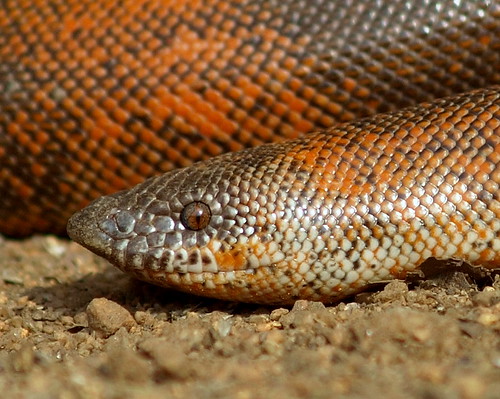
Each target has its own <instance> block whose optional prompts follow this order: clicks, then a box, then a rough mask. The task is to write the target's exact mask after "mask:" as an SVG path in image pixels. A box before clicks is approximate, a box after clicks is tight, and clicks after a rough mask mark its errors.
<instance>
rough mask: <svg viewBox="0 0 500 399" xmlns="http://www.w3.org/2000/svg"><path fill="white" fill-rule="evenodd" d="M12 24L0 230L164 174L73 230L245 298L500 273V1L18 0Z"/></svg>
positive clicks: (109, 253) (332, 295) (136, 267)
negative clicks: (450, 272)
mask: <svg viewBox="0 0 500 399" xmlns="http://www.w3.org/2000/svg"><path fill="white" fill-rule="evenodd" d="M0 30H1V34H0V165H1V170H0V190H1V192H2V200H1V203H0V232H2V233H5V234H10V235H16V236H23V235H27V234H32V233H34V232H55V233H60V232H62V231H63V230H64V227H65V224H66V221H67V219H68V217H69V216H70V215H71V214H72V213H73V212H75V211H77V210H78V209H80V208H82V207H83V206H84V205H85V204H87V203H88V202H89V201H91V200H92V199H94V198H96V197H98V196H100V195H103V194H110V193H112V192H115V191H117V190H120V189H124V188H128V187H132V186H134V185H135V184H136V183H139V182H141V181H143V180H144V179H145V178H147V177H150V176H154V175H157V174H161V173H162V172H166V174H165V175H162V176H160V177H156V178H154V177H153V178H152V179H151V180H147V181H146V182H145V183H143V184H141V185H139V186H137V187H136V188H133V189H132V190H131V191H128V192H124V193H120V194H116V195H112V196H108V197H104V198H103V199H99V200H97V201H96V202H94V203H93V204H92V205H90V207H89V208H86V209H85V210H83V211H81V212H80V213H77V214H76V215H75V216H74V217H73V218H72V219H71V220H70V222H69V226H68V232H69V234H70V236H72V237H73V238H74V239H75V240H77V241H78V242H80V243H82V244H83V245H85V246H87V247H88V248H90V249H92V250H94V251H95V252H97V253H99V254H101V255H103V256H105V257H106V258H108V259H109V260H110V261H111V262H112V263H114V264H115V265H117V266H118V267H120V268H122V269H124V270H127V271H130V272H131V273H132V274H134V275H136V276H138V277H140V278H143V279H145V280H148V281H153V282H155V283H158V284H161V285H166V286H170V287H176V288H179V289H181V290H185V291H189V292H194V293H198V294H202V295H208V296H215V297H220V298H225V299H236V300H243V301H249V302H263V303H290V302H292V301H293V300H295V299H297V298H308V299H316V300H323V301H331V300H335V299H337V298H341V297H342V296H344V295H348V294H350V293H353V292H357V291H359V290H361V289H363V287H364V286H365V285H366V284H367V283H370V282H374V281H378V280H386V279H388V278H391V277H404V275H405V274H406V273H407V272H408V271H409V270H414V269H415V268H417V267H418V266H419V265H420V264H421V262H422V261H423V260H424V259H426V258H428V257H436V258H440V259H450V258H452V259H460V260H464V261H467V262H469V263H471V264H480V265H483V266H486V267H491V268H496V267H499V255H498V254H499V252H500V251H499V249H500V243H499V229H500V228H499V224H500V221H499V220H500V210H499V208H500V205H499V198H498V184H499V182H500V177H499V170H498V165H499V157H500V155H499V154H500V148H499V127H498V125H499V111H498V108H499V102H498V101H499V100H498V98H499V88H498V86H496V85H498V84H500V4H499V3H498V1H497V0H484V1H475V2H466V1H456V0H435V1H432V0H426V1H424V2H418V1H412V0H394V1H391V2H386V1H381V0H362V1H359V0H348V1H342V2H341V1H329V0H308V1H304V0H285V1H281V0H280V1H278V0H276V1H274V0H267V1H264V0H261V1H255V0H234V1H228V0H207V1H192V0H176V1H170V0H124V1H119V0H98V1H95V0H78V1H77V0H65V1H63V0H51V1H42V0H25V1H22V2H19V1H15V0H6V1H5V2H3V3H2V6H1V8H0ZM475 89H480V90H479V91H478V90H475ZM457 93H465V94H457ZM443 97H446V98H445V99H442V100H435V102H430V101H434V99H436V98H443ZM424 101H425V102H426V103H425V104H422V105H419V106H416V107H413V108H405V109H404V110H402V111H399V110H400V109H403V108H404V107H407V106H410V105H412V104H417V103H421V102H424ZM381 112H382V114H379V113H381ZM370 115H374V116H370ZM363 117H365V119H356V118H363ZM354 119H356V121H354V122H349V121H350V120H354ZM332 125H333V127H330V126H332ZM321 129H323V130H321ZM325 129H326V130H325ZM311 130H313V131H316V133H310V134H308V135H306V136H301V133H303V132H306V131H311ZM299 136H300V138H297V137H299ZM283 138H288V139H292V140H291V141H284V142H283V143H278V144H266V145H264V146H262V147H257V148H256V149H249V150H243V151H242V152H234V151H238V150H242V149H244V148H246V147H253V146H256V145H259V144H263V143H266V142H274V141H280V140H281V139H283ZM228 151H229V152H232V153H231V154H228V155H220V157H216V158H214V159H213V160H208V161H202V163H198V164H195V166H192V167H189V166H188V165H190V164H192V163H193V162H196V161H200V160H205V159H208V158H211V157H213V156H217V155H219V154H222V153H224V152H228ZM183 167H187V169H178V170H177V171H172V172H169V171H170V170H172V169H174V168H183Z"/></svg>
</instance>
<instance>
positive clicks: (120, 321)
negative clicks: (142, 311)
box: [87, 298, 136, 337]
mask: <svg viewBox="0 0 500 399" xmlns="http://www.w3.org/2000/svg"><path fill="white" fill-rule="evenodd" d="M87 318H88V322H89V327H90V328H91V329H92V330H94V331H96V332H98V333H99V334H101V335H103V336H104V337H109V336H110V335H112V334H114V333H115V332H116V331H118V329H119V328H120V327H125V328H126V329H127V330H130V329H131V328H132V327H133V326H135V325H136V322H135V320H134V318H133V317H132V315H131V314H130V313H129V312H128V310H127V309H125V308H124V307H122V306H120V305H118V304H117V303H116V302H113V301H110V300H109V299H106V298H95V299H93V300H92V301H91V302H90V303H89V305H88V306H87Z"/></svg>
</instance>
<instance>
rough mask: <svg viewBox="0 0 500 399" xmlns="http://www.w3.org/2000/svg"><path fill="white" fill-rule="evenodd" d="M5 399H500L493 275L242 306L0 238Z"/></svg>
mask: <svg viewBox="0 0 500 399" xmlns="http://www.w3.org/2000/svg"><path fill="white" fill-rule="evenodd" d="M0 262H1V265H0V273H1V274H0V276H1V279H0V348H1V349H0V390H1V392H2V393H1V396H2V397H4V398H41V399H44V398H64V399H71V398H143V397H147V398H168V397H172V398H185V397H196V398H213V397H218V398H226V397H227V398H239V399H246V398H257V397H259V398H263V397H286V398H331V397H336V398H366V397H369V398H371V399H376V398H384V399H390V398H401V397H403V396H404V397H407V398H425V399H432V398H465V399H473V398H485V399H488V398H490V399H493V398H500V278H499V276H496V277H495V276H487V277H486V278H484V279H482V280H481V281H480V283H478V281H477V279H473V278H471V277H470V275H468V274H463V273H461V272H451V273H447V274H444V275H438V276H436V277H434V278H432V279H426V280H423V281H417V282H413V283H411V284H408V283H404V282H392V283H390V284H388V285H387V286H385V288H383V287H382V288H380V289H379V290H378V291H376V292H373V293H363V294H360V295H358V296H357V297H355V298H352V299H351V300H349V301H345V302H342V303H339V304H337V305H335V306H324V305H323V304H320V303H314V302H307V301H298V302H297V303H296V304H295V306H293V307H292V308H275V307H262V306H251V305H244V304H235V303H227V302H221V301H214V300H208V299H202V298H196V297H190V296H187V295H183V294H179V293H175V292H172V291H168V290H165V289H161V288H158V287H153V286H150V285H148V284H145V283H141V282H137V281H135V280H132V279H130V278H129V277H127V276H125V275H123V274H122V273H121V272H119V271H117V270H115V269H114V268H113V267H111V266H109V265H108V264H107V263H106V262H104V261H102V260H100V259H98V258H97V257H94V256H93V255H91V254H90V253H89V252H87V251H85V250H84V249H82V248H80V247H79V246H77V245H76V244H74V243H71V242H69V241H68V240H64V239H58V238H55V237H50V236H47V237H34V238H31V239H29V240H22V241H14V240H7V239H2V240H1V241H0Z"/></svg>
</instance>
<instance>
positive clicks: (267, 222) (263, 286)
mask: <svg viewBox="0 0 500 399" xmlns="http://www.w3.org/2000/svg"><path fill="white" fill-rule="evenodd" d="M277 152H280V153H283V151H282V150H280V149H278V148H276V146H273V145H270V146H264V148H262V149H260V150H259V151H258V152H255V151H242V152H241V153H238V154H237V155H236V154H231V155H228V156H222V157H217V158H215V159H214V160H210V161H206V162H201V163H198V164H195V165H193V166H191V167H188V168H185V169H180V170H176V171H172V172H169V173H166V174H164V175H162V176H158V177H154V178H151V179H149V180H147V181H145V182H144V183H142V184H139V185H138V186H136V187H134V188H133V189H131V190H128V191H122V192H119V193H116V194H113V195H109V196H105V197H101V198H99V199H97V200H95V201H94V202H92V203H91V204H90V205H89V206H88V207H86V208H84V209H82V210H81V211H79V212H77V213H76V214H74V215H73V216H72V217H71V219H70V220H69V222H68V228H67V230H68V234H69V236H70V237H71V238H72V239H73V240H74V241H76V242H78V243H79V244H81V245H83V246H84V247H86V248H88V249H90V250H91V251H93V252H95V253H96V254H98V255H100V256H102V257H104V258H105V259H107V260H108V261H110V262H111V263H112V264H113V265H115V266H117V267H118V268H119V269H121V270H123V271H125V272H128V273H131V274H133V275H134V276H136V277H138V278H139V279H142V280H145V281H148V282H152V283H155V284H157V285H161V286H167V287H173V288H176V289H179V290H182V291H188V292H193V293H196V294H200V295H204V296H213V297H218V298H223V299H233V298H234V299H236V298H238V299H239V300H244V301H249V302H267V303H268V302H273V301H274V302H279V303H283V302H292V301H293V299H291V298H290V299H289V297H291V296H292V295H291V294H290V293H289V292H287V290H286V289H285V288H284V289H283V290H282V291H280V290H279V289H278V290H277V289H276V287H278V286H283V287H285V286H286V284H278V281H279V280H280V279H281V280H282V281H284V282H285V283H286V281H288V280H289V279H288V278H285V279H284V277H283V275H284V274H285V273H286V272H287V271H286V270H282V271H281V272H278V270H279V268H278V267H277V266H278V264H279V263H280V262H282V261H283V260H284V258H285V254H284V252H283V251H282V248H281V247H280V245H279V242H280V241H281V233H280V229H279V226H280V220H279V219H280V218H282V219H283V212H284V211H283V212H282V211H281V209H283V210H284V209H285V208H286V205H285V203H284V201H282V199H280V198H278V197H277V195H278V192H279V189H278V187H281V188H280V189H283V187H284V186H283V185H280V186H279V180H281V179H282V177H281V176H283V175H284V173H281V172H280V171H279V169H280V161H279V159H278V158H279V157H277V155H276V153H277ZM277 239H278V240H277ZM271 275H272V276H274V277H273V278H270V276H271ZM283 279H284V280H283ZM290 286H292V283H291V281H290ZM276 295H278V296H279V297H280V298H274V297H275V296H276ZM270 296H271V297H273V298H270Z"/></svg>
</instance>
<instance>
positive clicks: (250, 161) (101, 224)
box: [68, 86, 500, 304]
mask: <svg viewBox="0 0 500 399" xmlns="http://www.w3.org/2000/svg"><path fill="white" fill-rule="evenodd" d="M499 184H500V87H499V86H496V87H492V88H489V89H483V90H479V91H475V92H472V93H466V94H463V95H458V96H454V97H449V98H446V99H442V100H437V101H435V102H431V103H425V104H422V105H419V106H416V107H413V108H407V109H405V110H402V111H398V112H393V113H386V114H379V115H376V116H374V117H369V118H365V119H360V120H358V121H355V122H349V123H345V124H340V125H337V126H334V127H333V128H330V129H328V130H324V131H318V132H315V133H310V134H307V135H305V136H304V137H302V138H299V139H296V140H292V141H286V142H282V143H276V144H267V145H263V146H261V147H257V148H253V149H248V150H244V151H242V152H237V153H231V154H226V155H222V156H219V157H216V158H213V159H211V160H208V161H203V162H201V163H197V164H195V165H193V166H191V167H187V168H184V169H179V170H175V171H171V172H168V173H166V174H164V175H162V176H158V177H154V178H151V179H150V180H147V181H146V182H144V183H142V184H140V185H138V186H137V187H135V188H133V189H131V190H129V191H124V192H120V193H117V194H114V195H111V196H106V197H102V198H100V199H98V200H96V201H95V202H93V203H92V204H91V205H90V206H89V207H87V208H85V209H83V210H82V211H80V212H78V213H76V214H75V215H74V216H73V217H72V218H71V219H70V221H69V223H68V233H69V235H70V237H71V238H73V239H74V240H75V241H77V242H79V243H80V244H82V245H83V246H85V247H87V248H89V249H90V250H92V251H94V252H95V253H97V254H99V255H101V256H103V257H104V258H106V259H108V260H109V261H110V262H111V263H113V264H114V265H115V266H117V267H118V268H120V269H121V270H123V271H125V272H128V273H130V274H132V275H134V276H136V277H138V278H140V279H143V280H146V281H149V282H152V283H155V284H158V285H161V286H166V287H172V288H175V289H179V290H182V291H186V292H190V293H194V294H198V295H204V296H210V297H216V298H221V299H229V300H238V301H245V302H259V303H269V304H288V303H292V302H293V301H295V300H297V299H299V298H301V299H310V300H319V301H323V302H332V301H335V300H338V299H341V298H343V297H345V296H346V295H350V294H353V293H356V292H359V291H361V290H363V289H364V288H365V287H366V286H367V285H368V284H370V283H374V282H377V281H386V280H389V279H391V278H404V277H405V275H406V274H407V273H408V272H410V271H413V270H416V269H417V268H418V267H419V266H420V265H421V264H422V263H423V262H424V261H425V260H426V259H428V258H431V257H433V258H436V259H455V260H461V261H465V262H467V263H469V264H471V265H482V266H485V267H490V268H499V267H500V191H499Z"/></svg>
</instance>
